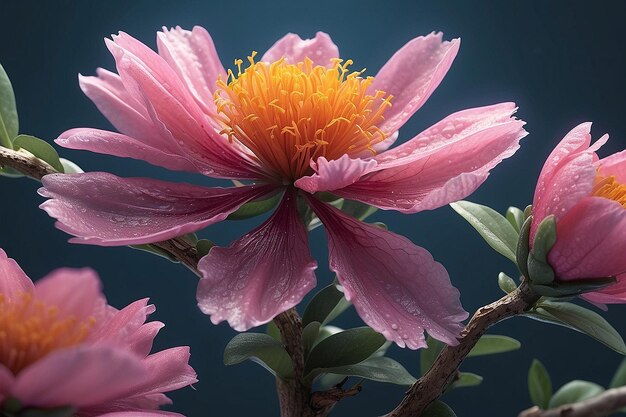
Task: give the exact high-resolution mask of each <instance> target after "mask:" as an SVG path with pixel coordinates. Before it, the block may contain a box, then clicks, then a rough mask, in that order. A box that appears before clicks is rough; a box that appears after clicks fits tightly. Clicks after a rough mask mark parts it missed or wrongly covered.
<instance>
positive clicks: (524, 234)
mask: <svg viewBox="0 0 626 417" xmlns="http://www.w3.org/2000/svg"><path fill="white" fill-rule="evenodd" d="M532 222H533V218H532V216H530V217H528V218H526V220H525V221H524V224H522V228H521V229H520V232H519V239H518V240H517V247H516V248H515V263H516V264H517V268H518V269H519V271H520V272H521V273H522V275H523V276H525V277H526V278H528V277H529V275H530V274H529V273H528V255H529V253H530V225H531V224H532Z"/></svg>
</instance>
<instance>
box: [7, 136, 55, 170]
mask: <svg viewBox="0 0 626 417" xmlns="http://www.w3.org/2000/svg"><path fill="white" fill-rule="evenodd" d="M13 145H14V146H15V147H16V148H22V149H25V150H27V151H28V152H30V153H32V154H33V155H35V156H36V157H37V158H39V159H41V160H42V161H44V162H47V163H48V164H49V165H50V166H51V167H52V168H54V169H56V170H57V171H58V172H61V173H62V172H63V164H61V161H60V160H59V154H58V153H57V151H56V150H55V149H54V148H53V147H52V145H50V144H49V143H48V142H46V141H45V140H41V139H39V138H36V137H34V136H30V135H19V136H17V137H16V138H15V139H14V140H13Z"/></svg>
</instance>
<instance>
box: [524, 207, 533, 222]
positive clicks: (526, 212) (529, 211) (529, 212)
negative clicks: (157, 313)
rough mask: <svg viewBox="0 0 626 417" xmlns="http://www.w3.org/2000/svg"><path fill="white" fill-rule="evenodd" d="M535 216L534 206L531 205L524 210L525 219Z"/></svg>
mask: <svg viewBox="0 0 626 417" xmlns="http://www.w3.org/2000/svg"><path fill="white" fill-rule="evenodd" d="M532 214H533V206H532V204H529V205H527V206H526V208H525V209H524V219H528V218H529V217H530V216H531V215H532Z"/></svg>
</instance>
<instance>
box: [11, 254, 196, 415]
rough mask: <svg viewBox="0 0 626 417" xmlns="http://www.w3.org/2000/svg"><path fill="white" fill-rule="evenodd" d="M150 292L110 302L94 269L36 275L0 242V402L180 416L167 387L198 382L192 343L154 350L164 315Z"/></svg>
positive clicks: (94, 412) (90, 411) (105, 412)
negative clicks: (167, 407) (155, 315)
mask: <svg viewBox="0 0 626 417" xmlns="http://www.w3.org/2000/svg"><path fill="white" fill-rule="evenodd" d="M147 302H148V300H147V299H144V300H139V301H136V302H134V303H132V304H130V305H129V306H127V307H125V308H123V309H122V310H117V309H115V308H113V307H111V306H109V305H108V304H107V302H106V299H105V298H104V296H103V294H102V292H101V289H100V280H99V278H98V276H97V275H96V273H95V272H93V271H92V270H90V269H58V270H56V271H54V272H52V273H50V274H49V275H48V276H46V277H44V278H42V279H40V280H39V281H37V283H36V284H34V285H33V282H32V281H31V280H30V279H29V278H28V277H27V276H26V275H25V274H24V272H23V271H22V269H21V268H20V267H19V265H18V264H17V263H16V262H15V261H14V260H13V259H10V258H7V256H6V254H5V252H4V251H3V250H2V249H0V329H2V331H0V410H1V409H2V404H3V402H4V401H7V400H9V399H16V400H18V401H19V403H20V404H21V405H22V406H24V407H37V408H49V407H66V406H68V407H72V408H74V409H75V410H76V411H75V414H76V415H78V416H89V417H92V416H101V415H106V416H120V417H123V416H133V415H136V416H138V417H139V416H164V415H166V416H167V415H169V416H180V415H179V414H176V413H170V412H164V411H159V410H158V408H159V406H160V405H163V404H170V403H171V401H170V399H169V398H168V397H166V396H165V395H164V393H166V392H169V391H173V390H176V389H179V388H182V387H185V386H187V385H190V384H193V383H194V382H196V381H197V380H196V374H195V372H194V370H193V369H192V368H191V367H190V366H189V365H188V361H189V348H188V347H176V348H172V349H168V350H164V351H161V352H157V353H153V354H150V350H151V349H152V340H153V339H154V337H155V336H156V334H157V332H158V331H159V329H161V328H162V327H163V323H160V322H158V321H153V322H149V323H145V321H146V317H147V316H148V314H150V313H152V312H153V311H154V306H153V305H148V303H147Z"/></svg>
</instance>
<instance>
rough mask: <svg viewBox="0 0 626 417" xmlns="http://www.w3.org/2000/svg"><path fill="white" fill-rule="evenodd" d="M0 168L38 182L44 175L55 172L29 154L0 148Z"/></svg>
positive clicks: (45, 163)
mask: <svg viewBox="0 0 626 417" xmlns="http://www.w3.org/2000/svg"><path fill="white" fill-rule="evenodd" d="M0 166H1V167H3V168H4V167H10V168H13V169H14V170H16V171H19V172H21V173H22V174H24V175H27V176H29V177H31V178H34V179H37V180H40V179H41V178H42V177H43V176H44V175H48V174H55V173H57V170H56V169H54V168H52V167H51V166H50V165H49V164H48V163H47V162H44V161H42V160H41V159H39V158H37V157H36V156H33V154H31V153H30V152H25V151H22V150H19V151H14V150H12V149H8V148H3V147H0Z"/></svg>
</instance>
